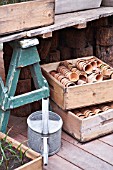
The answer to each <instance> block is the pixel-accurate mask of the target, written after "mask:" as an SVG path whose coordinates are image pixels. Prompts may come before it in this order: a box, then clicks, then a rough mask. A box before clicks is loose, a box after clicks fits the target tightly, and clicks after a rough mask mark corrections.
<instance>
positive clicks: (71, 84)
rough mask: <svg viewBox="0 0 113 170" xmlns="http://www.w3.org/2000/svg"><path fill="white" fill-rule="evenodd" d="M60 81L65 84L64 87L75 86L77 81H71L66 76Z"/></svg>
mask: <svg viewBox="0 0 113 170" xmlns="http://www.w3.org/2000/svg"><path fill="white" fill-rule="evenodd" d="M60 82H61V83H62V84H63V85H64V87H70V86H75V85H76V84H75V83H73V82H71V81H69V80H68V79H67V78H65V77H64V78H63V79H62V80H61V81H60Z"/></svg>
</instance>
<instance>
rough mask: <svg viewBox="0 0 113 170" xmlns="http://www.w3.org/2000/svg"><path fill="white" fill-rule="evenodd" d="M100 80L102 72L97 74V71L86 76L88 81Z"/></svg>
mask: <svg viewBox="0 0 113 170" xmlns="http://www.w3.org/2000/svg"><path fill="white" fill-rule="evenodd" d="M102 80H103V76H102V74H97V73H92V74H91V75H90V76H88V78H87V81H88V83H94V82H101V81H102Z"/></svg>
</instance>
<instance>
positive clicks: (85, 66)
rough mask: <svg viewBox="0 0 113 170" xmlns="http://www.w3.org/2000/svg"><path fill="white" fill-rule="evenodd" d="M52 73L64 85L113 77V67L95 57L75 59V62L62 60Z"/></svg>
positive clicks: (99, 80)
mask: <svg viewBox="0 0 113 170" xmlns="http://www.w3.org/2000/svg"><path fill="white" fill-rule="evenodd" d="M50 74H51V75H52V76H53V77H54V78H55V79H57V80H58V81H59V82H61V83H62V84H63V86H64V87H70V86H76V85H83V84H86V83H95V82H101V81H103V80H106V79H113V69H112V68H111V67H110V66H109V65H107V64H105V63H103V62H102V61H101V60H98V59H97V58H95V57H90V58H87V59H82V58H81V59H77V60H75V61H74V60H73V63H71V62H69V61H67V60H65V61H62V62H60V64H59V66H58V67H57V70H52V71H50Z"/></svg>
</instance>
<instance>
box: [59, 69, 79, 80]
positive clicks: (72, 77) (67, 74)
mask: <svg viewBox="0 0 113 170" xmlns="http://www.w3.org/2000/svg"><path fill="white" fill-rule="evenodd" d="M57 71H58V72H60V73H62V74H63V75H64V76H65V77H67V78H68V79H69V80H70V81H72V82H75V81H77V80H78V79H79V75H78V74H77V73H76V72H71V71H70V70H68V69H67V68H66V67H65V66H59V67H58V69H57Z"/></svg>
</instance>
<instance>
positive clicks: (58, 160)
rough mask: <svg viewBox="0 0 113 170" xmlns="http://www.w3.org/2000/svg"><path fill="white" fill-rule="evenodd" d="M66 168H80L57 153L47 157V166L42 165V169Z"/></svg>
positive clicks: (73, 169)
mask: <svg viewBox="0 0 113 170" xmlns="http://www.w3.org/2000/svg"><path fill="white" fill-rule="evenodd" d="M53 169H54V170H60V169H62V170H66V169H71V170H81V168H79V167H77V166H75V165H73V164H72V163H71V162H68V161H66V160H65V159H63V158H62V157H60V156H58V155H53V156H51V157H49V164H48V166H45V167H44V170H53Z"/></svg>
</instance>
